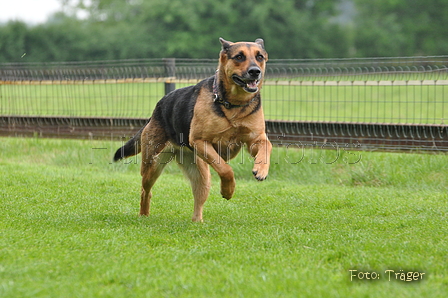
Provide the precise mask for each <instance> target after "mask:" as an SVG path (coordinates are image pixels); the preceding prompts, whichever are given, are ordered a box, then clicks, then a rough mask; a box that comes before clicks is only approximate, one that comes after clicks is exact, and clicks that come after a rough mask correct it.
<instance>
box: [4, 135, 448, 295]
mask: <svg viewBox="0 0 448 298" xmlns="http://www.w3.org/2000/svg"><path fill="white" fill-rule="evenodd" d="M119 146H120V143H119V142H110V141H109V142H108V141H75V140H51V139H33V138H31V139H22V138H2V139H1V142H0V150H1V156H0V170H1V173H2V179H0V194H1V195H0V197H1V201H0V202H1V203H0V205H1V208H0V297H2V298H3V297H14V298H16V297H114V298H115V297H127V298H128V297H446V296H447V294H448V267H447V263H446V260H447V253H448V237H447V236H448V230H447V224H446V223H447V222H446V220H447V211H448V171H447V168H446V165H447V156H446V155H423V154H398V153H394V154H391V153H369V152H340V154H339V155H338V154H337V152H336V151H324V150H316V149H314V150H308V151H306V152H305V153H304V154H303V153H302V152H298V151H294V150H292V149H288V150H287V149H286V148H276V149H275V150H274V152H273V153H274V154H273V157H272V167H271V172H270V176H269V178H268V180H267V181H264V182H257V181H255V180H254V179H253V178H252V174H251V169H252V166H251V164H250V161H249V158H248V154H246V155H241V156H238V157H237V158H236V159H235V160H234V161H233V162H232V165H233V167H234V169H235V173H236V177H237V190H236V193H235V197H234V198H233V199H232V200H230V201H226V200H224V199H222V198H221V197H220V195H219V180H218V177H217V176H216V174H213V185H212V190H211V194H210V197H209V200H208V201H207V203H206V205H205V211H204V219H205V222H204V223H202V224H198V223H192V222H191V221H190V219H191V214H192V211H193V199H192V195H191V193H190V189H189V183H188V182H187V181H186V179H184V178H183V176H182V175H181V173H180V170H178V169H177V167H176V166H175V165H174V164H172V165H169V166H168V168H167V169H166V172H165V173H164V175H162V176H161V178H160V179H159V181H158V183H157V184H156V186H155V188H154V191H153V193H154V197H153V203H152V210H151V211H152V214H151V216H150V217H148V218H140V217H138V216H137V214H138V210H139V192H140V175H139V159H138V158H137V159H135V158H134V159H130V160H127V161H126V162H128V164H125V163H117V164H110V160H111V157H112V153H113V152H114V151H115V149H116V148H118V147H119ZM93 148H97V149H93ZM99 148H102V149H99ZM349 270H357V271H356V272H355V271H349ZM387 270H394V272H393V273H392V274H391V275H390V276H389V274H390V273H391V271H387ZM386 271H387V272H386ZM359 272H364V273H366V272H370V276H372V277H373V276H379V279H375V280H366V279H363V280H358V277H357V276H358V274H359ZM404 272H419V273H418V274H417V275H418V276H419V277H423V278H422V279H420V278H419V280H417V281H408V282H406V281H401V280H400V277H402V275H401V273H404ZM354 273H356V274H354ZM374 273H375V274H376V275H375V274H374ZM395 273H398V275H395ZM420 273H424V274H423V275H420ZM352 274H354V275H355V277H354V278H353V277H351V275H352ZM364 276H366V277H367V275H363V277H364ZM403 276H404V277H406V276H405V275H403ZM351 279H353V280H351ZM389 279H390V280H389ZM411 279H412V278H411Z"/></svg>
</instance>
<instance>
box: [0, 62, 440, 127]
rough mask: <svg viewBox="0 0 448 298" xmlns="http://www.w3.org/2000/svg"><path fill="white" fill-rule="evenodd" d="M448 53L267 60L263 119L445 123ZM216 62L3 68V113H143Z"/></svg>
mask: <svg viewBox="0 0 448 298" xmlns="http://www.w3.org/2000/svg"><path fill="white" fill-rule="evenodd" d="M447 66H448V57H445V56H443V57H413V58H388V59H384V58H383V59H339V60H327V59H323V60H271V61H269V62H268V67H267V72H266V82H265V85H264V88H263V101H264V102H263V105H264V110H265V115H266V118H267V119H268V120H288V121H337V122H366V123H413V124H416V123H424V124H444V123H446V120H447V118H448V103H447V99H446V98H445V93H446V88H448V87H447V86H448V71H447V69H448V68H447ZM216 67H217V65H216V61H215V60H186V59H176V60H174V59H145V60H124V61H103V62H83V63H78V62H76V63H47V64H37V63H21V64H2V65H0V114H1V115H17V116H24V115H28V116H70V117H83V116H96V117H130V118H144V117H148V116H149V115H150V113H151V110H152V108H153V107H154V105H155V103H156V102H157V101H158V100H159V99H160V98H161V97H162V96H163V95H164V93H165V87H166V86H165V84H176V85H175V86H176V87H183V86H186V85H191V84H195V83H197V82H198V81H199V80H201V79H203V78H206V77H208V76H211V75H213V74H214V72H215V70H216Z"/></svg>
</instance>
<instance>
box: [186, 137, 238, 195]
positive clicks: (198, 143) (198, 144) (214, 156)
mask: <svg viewBox="0 0 448 298" xmlns="http://www.w3.org/2000/svg"><path fill="white" fill-rule="evenodd" d="M191 143H192V144H191V145H192V147H193V148H194V151H195V154H196V155H197V156H199V157H200V158H202V159H203V160H204V161H205V162H206V163H208V164H209V165H211V166H212V168H213V169H214V170H215V171H216V172H217V173H218V175H219V177H220V178H221V195H222V197H223V198H225V199H227V200H230V199H231V198H232V196H233V193H234V192H235V176H234V174H233V170H232V168H231V167H230V166H229V165H228V164H227V163H226V162H225V160H224V159H223V158H222V157H221V156H220V155H219V154H218V152H216V150H215V148H213V145H212V144H211V143H210V142H207V141H204V140H194V141H193V142H191Z"/></svg>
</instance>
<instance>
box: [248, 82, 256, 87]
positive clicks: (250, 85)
mask: <svg viewBox="0 0 448 298" xmlns="http://www.w3.org/2000/svg"><path fill="white" fill-rule="evenodd" d="M247 87H249V88H252V89H254V88H257V81H248V82H247Z"/></svg>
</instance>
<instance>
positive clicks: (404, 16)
mask: <svg viewBox="0 0 448 298" xmlns="http://www.w3.org/2000/svg"><path fill="white" fill-rule="evenodd" d="M354 1H355V3H356V4H357V9H358V15H357V17H356V19H355V24H356V27H355V32H354V34H355V41H354V42H355V45H354V46H355V48H356V55H357V56H364V57H365V56H412V55H445V54H447V52H448V50H447V49H448V18H447V17H446V16H447V15H448V2H447V1H446V0H375V1H364V0H354Z"/></svg>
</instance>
